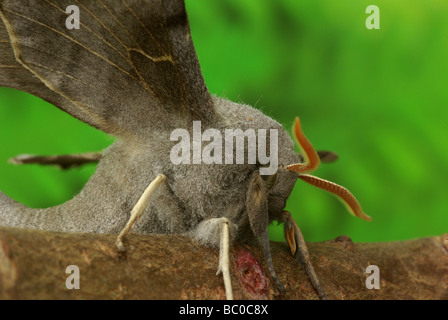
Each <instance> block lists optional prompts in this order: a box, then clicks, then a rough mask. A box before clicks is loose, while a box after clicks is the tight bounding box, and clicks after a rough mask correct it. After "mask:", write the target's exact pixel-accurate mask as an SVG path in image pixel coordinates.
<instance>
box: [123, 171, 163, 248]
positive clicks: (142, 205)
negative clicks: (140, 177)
mask: <svg viewBox="0 0 448 320" xmlns="http://www.w3.org/2000/svg"><path fill="white" fill-rule="evenodd" d="M165 180H166V176H165V175H163V174H159V175H157V177H156V178H155V179H154V180H153V181H152V182H151V183H150V184H149V186H148V187H147V188H146V190H145V191H144V192H143V194H142V196H141V197H140V199H139V200H138V201H137V204H136V205H135V206H134V208H133V209H132V211H131V217H130V218H129V221H128V223H127V224H126V226H125V227H124V228H123V230H121V232H120V234H119V235H118V237H117V241H116V242H115V245H116V246H117V248H118V251H119V252H126V248H125V246H124V245H123V239H124V237H125V236H126V235H127V234H128V233H129V231H130V230H131V228H132V226H133V225H134V224H135V221H136V220H137V219H138V218H139V217H140V216H141V215H142V214H143V212H144V211H145V210H146V208H147V207H148V204H149V199H150V198H151V195H152V194H153V193H154V191H156V189H157V187H158V186H159V185H160V184H161V183H162V182H163V181H165Z"/></svg>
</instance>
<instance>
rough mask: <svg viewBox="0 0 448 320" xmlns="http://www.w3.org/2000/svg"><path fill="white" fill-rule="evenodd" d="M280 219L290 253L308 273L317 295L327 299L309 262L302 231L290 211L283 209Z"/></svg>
mask: <svg viewBox="0 0 448 320" xmlns="http://www.w3.org/2000/svg"><path fill="white" fill-rule="evenodd" d="M282 219H283V222H284V223H285V224H284V231H285V238H286V241H287V242H288V245H289V248H290V249H291V253H292V255H293V256H294V257H295V258H296V260H297V262H299V263H300V264H301V265H302V266H303V268H304V269H305V272H306V274H307V275H308V277H309V279H310V281H311V284H312V285H313V287H314V289H315V290H316V292H317V295H318V296H319V298H320V299H322V300H327V295H326V294H325V292H324V290H323V289H322V286H321V284H320V281H319V278H318V277H317V274H316V272H315V271H314V267H313V265H312V264H311V260H310V254H309V252H308V248H307V246H306V242H305V239H304V238H303V235H302V232H301V231H300V229H299V227H298V225H297V223H296V222H295V221H294V219H293V217H292V215H291V213H289V212H288V211H283V213H282Z"/></svg>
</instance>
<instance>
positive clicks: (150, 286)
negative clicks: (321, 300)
mask: <svg viewBox="0 0 448 320" xmlns="http://www.w3.org/2000/svg"><path fill="white" fill-rule="evenodd" d="M115 239H116V235H98V234H68V233H53V232H42V231H35V230H19V229H13V228H0V299H225V292H224V285H223V280H222V276H216V270H217V267H218V251H217V250H214V249H210V248H207V247H203V246H200V245H198V244H196V243H194V242H192V241H191V240H190V238H188V237H185V236H179V235H129V237H128V238H127V241H126V242H125V245H126V246H127V248H128V252H127V254H126V256H124V255H120V254H119V253H118V252H117V251H116V249H115V246H114V243H115ZM271 245H272V254H273V260H274V266H275V269H276V271H277V275H278V276H279V278H280V280H281V281H282V282H283V284H284V285H285V287H286V290H287V293H286V294H285V295H278V293H277V290H276V288H275V286H274V285H273V283H272V281H270V279H269V276H268V273H267V268H266V267H265V265H264V263H263V259H262V258H261V257H262V255H261V253H260V252H259V251H258V250H257V248H253V247H247V246H244V245H240V244H236V245H234V246H233V247H232V249H231V259H232V263H231V273H232V285H233V289H234V296H235V299H317V295H316V293H315V292H314V290H313V288H312V286H311V284H310V282H309V280H308V278H307V276H306V275H305V272H304V271H303V270H302V268H301V266H300V265H298V264H297V262H296V261H295V259H294V258H293V257H292V256H291V253H290V252H289V248H288V247H287V245H286V244H285V243H277V242H272V243H271ZM308 247H309V250H310V254H311V260H312V262H313V264H314V267H315V269H316V272H317V274H318V276H319V277H320V280H321V283H322V285H323V288H324V289H325V291H326V293H327V295H328V297H329V299H448V234H444V235H442V236H440V237H430V238H422V239H416V240H408V241H399V242H390V243H353V242H352V241H351V240H350V239H349V238H348V237H346V236H341V237H338V238H336V239H334V240H331V241H327V242H320V243H309V244H308ZM70 265H76V266H78V267H79V270H80V289H79V290H76V289H74V290H68V289H67V288H66V280H67V278H68V277H69V276H70V274H66V273H65V271H66V268H67V266H70ZM369 265H376V266H378V267H379V270H380V289H371V290H369V289H367V288H366V279H367V277H368V276H369V274H367V273H366V268H367V267H368V266H369Z"/></svg>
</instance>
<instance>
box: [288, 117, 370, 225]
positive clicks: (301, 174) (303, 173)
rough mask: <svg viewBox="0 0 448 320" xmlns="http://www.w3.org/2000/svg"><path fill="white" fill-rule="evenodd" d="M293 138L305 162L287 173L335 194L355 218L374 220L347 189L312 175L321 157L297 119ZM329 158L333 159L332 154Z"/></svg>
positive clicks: (290, 168) (292, 166)
mask: <svg viewBox="0 0 448 320" xmlns="http://www.w3.org/2000/svg"><path fill="white" fill-rule="evenodd" d="M292 131H293V137H294V138H295V140H296V143H297V145H298V147H299V148H300V154H301V157H302V158H303V161H302V162H300V163H294V164H290V165H287V166H285V169H286V171H289V172H294V173H295V174H297V178H299V179H301V180H303V181H305V182H307V183H309V184H311V185H313V186H316V187H318V188H320V189H323V190H326V191H329V192H331V193H332V194H334V195H335V196H336V197H337V198H338V199H339V200H341V201H342V203H343V204H344V205H345V206H346V208H347V210H348V211H349V212H350V213H351V214H352V215H354V216H356V217H360V218H362V219H364V220H368V221H370V220H372V219H371V218H370V217H369V216H368V215H366V214H365V213H364V211H363V210H362V208H361V205H360V204H359V202H358V200H356V198H355V197H354V196H353V194H352V193H351V192H350V191H348V190H347V189H346V188H344V187H342V186H340V185H338V184H336V183H334V182H331V181H327V180H324V179H321V178H318V177H316V176H313V175H310V173H312V172H313V171H315V170H317V169H318V168H319V165H320V162H321V160H320V157H319V154H318V153H317V152H316V150H315V149H314V147H313V146H312V145H311V143H310V142H309V141H308V139H307V138H306V137H305V135H304V133H303V131H302V127H301V123H300V120H299V118H298V117H297V118H296V119H295V122H294V126H293V128H292ZM327 157H330V158H331V155H330V154H327Z"/></svg>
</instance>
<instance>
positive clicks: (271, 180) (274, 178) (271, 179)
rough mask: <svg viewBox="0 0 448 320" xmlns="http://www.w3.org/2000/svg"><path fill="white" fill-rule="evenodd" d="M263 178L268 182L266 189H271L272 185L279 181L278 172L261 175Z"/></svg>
mask: <svg viewBox="0 0 448 320" xmlns="http://www.w3.org/2000/svg"><path fill="white" fill-rule="evenodd" d="M261 178H262V179H263V181H264V182H265V184H266V189H268V190H271V189H272V187H274V185H275V182H276V181H277V173H275V174H272V175H270V176H261Z"/></svg>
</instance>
